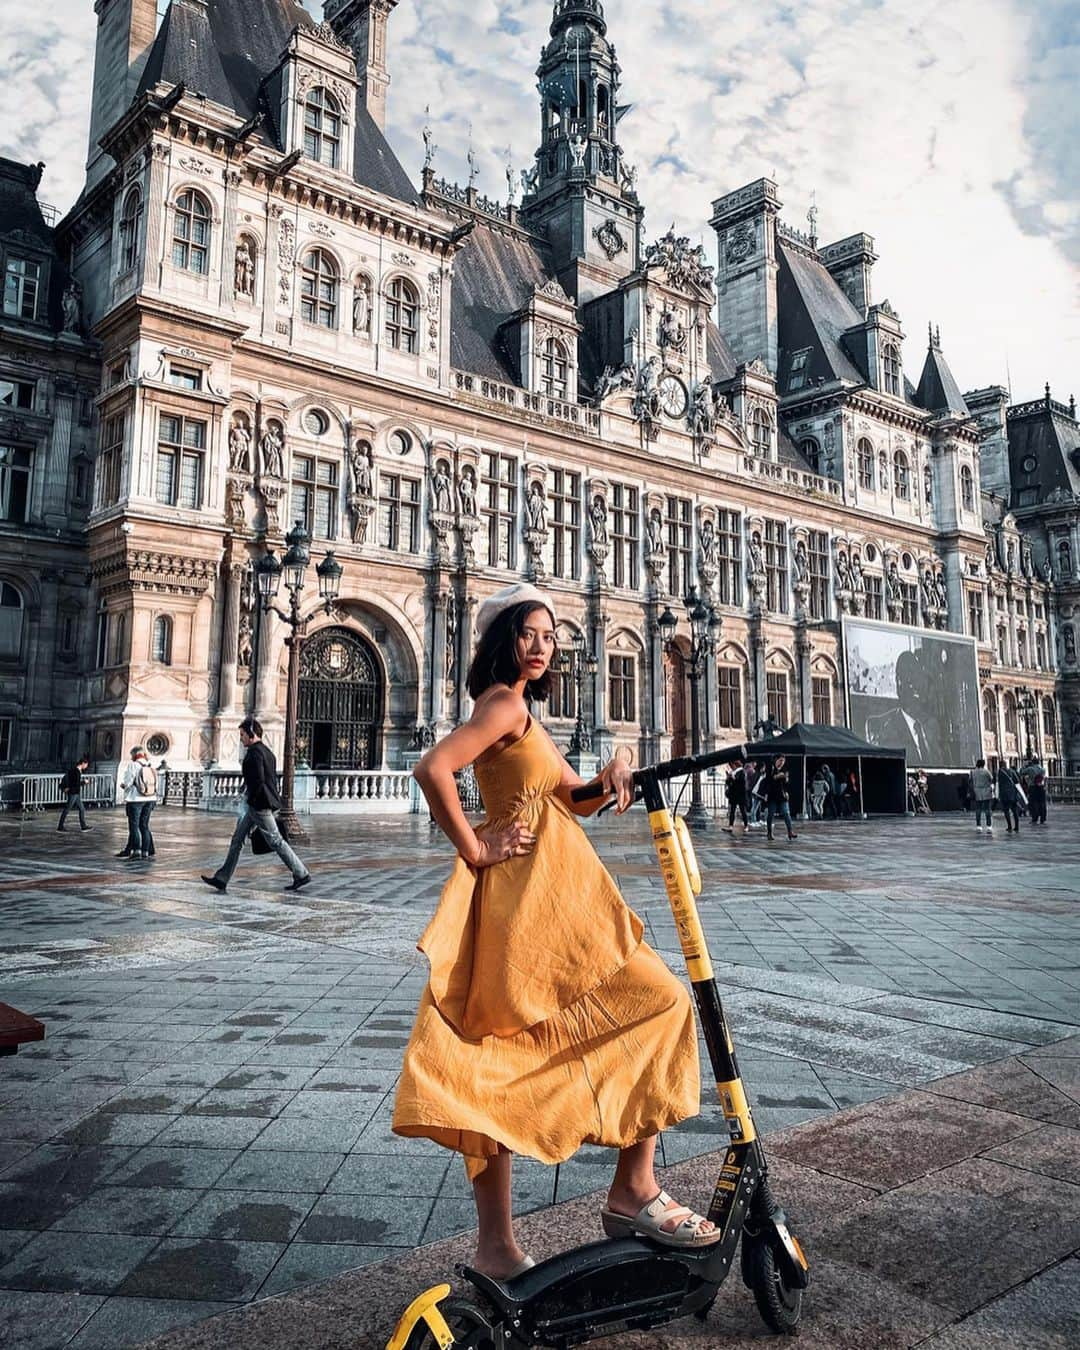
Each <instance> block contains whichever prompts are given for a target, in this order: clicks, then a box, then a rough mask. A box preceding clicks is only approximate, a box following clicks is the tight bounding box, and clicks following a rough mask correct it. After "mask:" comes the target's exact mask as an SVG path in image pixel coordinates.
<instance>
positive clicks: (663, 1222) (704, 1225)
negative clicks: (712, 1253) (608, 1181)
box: [607, 1185, 716, 1246]
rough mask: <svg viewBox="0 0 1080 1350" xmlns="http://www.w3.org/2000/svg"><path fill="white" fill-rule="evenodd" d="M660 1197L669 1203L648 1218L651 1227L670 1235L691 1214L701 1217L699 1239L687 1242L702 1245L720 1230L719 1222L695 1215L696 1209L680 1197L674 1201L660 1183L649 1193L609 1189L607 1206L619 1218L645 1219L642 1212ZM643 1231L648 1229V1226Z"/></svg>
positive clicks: (698, 1225) (697, 1228)
mask: <svg viewBox="0 0 1080 1350" xmlns="http://www.w3.org/2000/svg"><path fill="white" fill-rule="evenodd" d="M659 1200H663V1201H664V1202H665V1203H664V1205H663V1207H662V1208H660V1207H657V1209H656V1213H655V1214H649V1216H648V1218H647V1219H646V1220H645V1225H646V1226H648V1227H650V1228H651V1227H654V1226H655V1230H656V1232H657V1233H663V1234H666V1235H668V1236H670V1235H672V1234H674V1232H675V1231H676V1229H677V1228H679V1226H680V1225H681V1224H683V1223H684V1222H685V1221H686V1219H687V1216H690V1217H691V1218H696V1219H697V1220H698V1222H697V1223H695V1224H694V1225H693V1227H694V1230H695V1233H696V1234H697V1235H698V1238H697V1241H696V1242H694V1241H689V1242H687V1243H686V1244H685V1245H686V1246H700V1245H702V1239H706V1238H708V1237H709V1236H711V1235H712V1234H714V1233H715V1232H716V1225H715V1224H713V1223H710V1221H709V1220H708V1219H705V1218H702V1217H701V1216H700V1215H694V1213H693V1211H692V1210H690V1209H688V1208H687V1206H686V1205H680V1204H679V1202H678V1201H677V1200H672V1198H671V1196H669V1195H668V1194H667V1192H666V1191H663V1190H661V1189H660V1187H659V1186H658V1185H657V1186H656V1188H655V1189H654V1190H653V1189H650V1190H649V1192H648V1193H647V1194H645V1193H643V1192H641V1191H634V1190H630V1189H628V1188H625V1187H615V1186H613V1187H612V1188H611V1190H610V1191H609V1192H608V1202H607V1208H608V1210H609V1211H610V1212H611V1213H612V1214H614V1215H616V1216H618V1217H619V1218H622V1219H627V1220H638V1219H639V1218H641V1211H642V1210H643V1209H645V1207H646V1206H648V1207H649V1208H650V1209H652V1207H653V1206H654V1205H656V1202H657V1201H659ZM667 1215H670V1218H668V1217H665V1216H667ZM639 1231H644V1227H642V1229H640V1230H639ZM684 1232H685V1230H684ZM680 1236H681V1235H680ZM679 1245H680V1246H681V1245H684V1244H682V1243H681V1242H680V1244H679Z"/></svg>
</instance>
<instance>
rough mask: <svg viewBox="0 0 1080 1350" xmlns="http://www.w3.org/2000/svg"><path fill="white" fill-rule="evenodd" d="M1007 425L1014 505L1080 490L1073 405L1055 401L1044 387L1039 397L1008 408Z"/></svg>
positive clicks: (1078, 427) (1079, 431)
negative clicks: (1044, 392)
mask: <svg viewBox="0 0 1080 1350" xmlns="http://www.w3.org/2000/svg"><path fill="white" fill-rule="evenodd" d="M1007 427H1008V436H1009V470H1010V472H1009V477H1010V479H1011V482H1012V498H1013V502H1012V504H1013V505H1014V506H1025V505H1034V504H1035V503H1036V502H1044V501H1047V500H1048V499H1049V500H1061V494H1063V493H1064V494H1066V495H1067V494H1069V493H1073V492H1076V493H1080V424H1078V423H1077V420H1076V408H1075V404H1070V405H1069V406H1068V407H1066V405H1065V404H1063V403H1058V402H1057V401H1056V400H1055V399H1052V398H1051V397H1050V390H1049V388H1048V389H1047V390H1046V394H1045V396H1044V397H1043V398H1040V399H1036V400H1034V401H1032V402H1031V403H1018V404H1014V405H1013V406H1012V407H1010V408H1009V412H1008V421H1007ZM1021 494H1023V496H1022V495H1021Z"/></svg>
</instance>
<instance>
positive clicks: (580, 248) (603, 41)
mask: <svg viewBox="0 0 1080 1350" xmlns="http://www.w3.org/2000/svg"><path fill="white" fill-rule="evenodd" d="M619 74H620V71H619V64H618V61H617V60H616V57H615V48H614V46H613V45H612V44H611V43H610V42H609V41H608V40H607V23H606V21H605V19H604V10H603V6H602V4H601V0H555V8H554V14H553V16H552V20H551V40H550V41H549V42H548V44H547V46H546V47H545V48H544V51H543V54H542V56H541V57H540V65H539V67H538V68H537V77H538V81H539V89H540V148H539V149H538V150H537V152H536V161H535V164H534V166H533V168H532V170H531V171H530V172H529V173H527V174H526V175H525V197H524V200H523V202H522V205H521V215H522V221H523V223H524V224H525V225H527V226H528V227H529V228H530V229H533V230H536V231H537V232H538V233H540V234H543V235H545V236H546V237H547V238H548V239H549V240H550V241H551V244H552V247H553V249H554V252H555V258H556V263H557V267H558V269H559V281H560V282H561V283H562V286H563V288H564V289H565V290H566V291H567V293H568V294H570V295H571V296H573V298H574V299H575V300H576V301H577V303H578V304H583V303H584V302H586V301H587V300H591V299H593V298H594V297H595V296H597V295H601V294H603V293H605V292H607V291H610V290H611V289H612V288H613V287H614V286H616V285H618V283H619V281H620V280H621V279H622V278H623V277H625V276H627V275H629V274H630V273H631V272H634V271H636V270H637V268H638V266H639V264H640V261H641V257H640V254H641V220H642V216H643V214H644V213H643V209H642V206H641V203H640V201H639V200H638V196H637V192H636V189H635V180H636V173H635V171H634V170H633V169H632V168H631V167H630V166H629V165H627V164H626V162H625V160H624V158H623V153H622V150H621V149H620V147H619V144H618V141H617V139H616V128H617V125H618V122H619V119H620V117H622V115H623V114H624V113H625V112H627V111H628V109H627V108H626V107H622V106H620V105H619V102H618V94H619Z"/></svg>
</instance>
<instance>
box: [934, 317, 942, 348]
mask: <svg viewBox="0 0 1080 1350" xmlns="http://www.w3.org/2000/svg"><path fill="white" fill-rule="evenodd" d="M934 345H935V347H937V349H938V351H941V324H937V325H936V326H935V328H934Z"/></svg>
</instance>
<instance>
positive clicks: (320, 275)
mask: <svg viewBox="0 0 1080 1350" xmlns="http://www.w3.org/2000/svg"><path fill="white" fill-rule="evenodd" d="M300 312H301V314H302V315H303V317H304V322H305V323H313V324H315V325H317V326H318V327H319V328H336V327H337V316H338V269H337V264H336V263H335V262H334V260H333V258H331V257H330V255H329V253H326V252H324V251H323V250H322V249H321V248H313V249H312V250H311V252H310V253H308V254H306V255H305V257H304V268H303V273H302V276H301V280H300Z"/></svg>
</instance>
